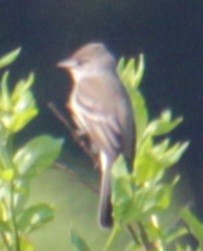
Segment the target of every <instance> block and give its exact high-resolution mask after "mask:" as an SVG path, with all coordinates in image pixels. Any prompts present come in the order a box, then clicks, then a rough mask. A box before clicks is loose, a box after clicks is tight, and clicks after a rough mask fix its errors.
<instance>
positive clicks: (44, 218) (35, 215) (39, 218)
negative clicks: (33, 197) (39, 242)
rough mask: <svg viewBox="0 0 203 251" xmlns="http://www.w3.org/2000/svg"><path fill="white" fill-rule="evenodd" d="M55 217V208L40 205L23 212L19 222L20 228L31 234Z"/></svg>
mask: <svg viewBox="0 0 203 251" xmlns="http://www.w3.org/2000/svg"><path fill="white" fill-rule="evenodd" d="M53 217H54V214H53V208H52V207H51V206H48V205H47V204H38V205H34V206H31V207H29V208H27V209H24V210H23V211H22V215H21V217H20V218H19V220H18V223H17V224H18V228H19V229H20V230H21V231H24V232H27V233H28V232H31V231H33V230H34V229H37V228H39V227H41V226H43V225H44V224H45V223H47V222H49V221H50V220H52V219H53Z"/></svg>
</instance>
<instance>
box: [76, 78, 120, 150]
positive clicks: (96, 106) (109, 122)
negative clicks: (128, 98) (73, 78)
mask: <svg viewBox="0 0 203 251" xmlns="http://www.w3.org/2000/svg"><path fill="white" fill-rule="evenodd" d="M79 88H80V89H79V90H77V92H78V93H79V95H76V102H77V108H78V111H79V112H80V116H81V117H82V119H83V121H84V122H85V126H86V130H87V132H88V133H89V135H90V137H92V138H93V140H94V137H96V141H97V142H98V144H100V145H101V146H102V147H107V148H113V149H117V150H120V148H121V144H122V142H121V135H122V132H121V127H120V123H119V120H118V117H117V114H116V110H115V107H116V105H118V104H116V103H114V102H116V93H114V92H113V93H112V92H108V88H106V86H105V85H102V84H101V85H100V83H98V81H92V82H91V83H90V82H88V83H83V84H82V85H81V86H80V87H79Z"/></svg>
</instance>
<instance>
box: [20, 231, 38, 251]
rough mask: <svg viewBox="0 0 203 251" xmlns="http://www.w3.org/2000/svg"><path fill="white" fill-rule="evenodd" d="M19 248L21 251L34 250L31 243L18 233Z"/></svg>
mask: <svg viewBox="0 0 203 251" xmlns="http://www.w3.org/2000/svg"><path fill="white" fill-rule="evenodd" d="M20 250H23V251H34V250H35V248H34V246H33V244H32V243H31V242H30V241H29V240H28V239H27V238H26V237H25V236H22V235H20Z"/></svg>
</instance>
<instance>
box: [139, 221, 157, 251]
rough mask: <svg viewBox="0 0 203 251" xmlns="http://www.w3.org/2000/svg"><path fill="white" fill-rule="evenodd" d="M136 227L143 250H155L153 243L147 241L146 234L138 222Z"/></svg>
mask: <svg viewBox="0 0 203 251" xmlns="http://www.w3.org/2000/svg"><path fill="white" fill-rule="evenodd" d="M138 227H139V231H140V237H141V239H142V243H143V245H144V247H145V250H146V251H151V250H156V247H155V245H154V243H152V242H150V241H149V238H148V235H147V232H146V231H145V228H144V226H143V224H142V223H141V222H138Z"/></svg>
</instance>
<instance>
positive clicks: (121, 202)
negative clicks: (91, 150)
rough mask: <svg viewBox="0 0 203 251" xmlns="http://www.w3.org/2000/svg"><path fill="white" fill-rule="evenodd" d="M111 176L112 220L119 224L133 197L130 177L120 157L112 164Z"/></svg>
mask: <svg viewBox="0 0 203 251" xmlns="http://www.w3.org/2000/svg"><path fill="white" fill-rule="evenodd" d="M112 175H113V180H112V203H113V215H114V219H116V221H118V222H119V221H121V220H123V219H124V217H125V212H126V210H127V208H128V207H130V206H131V201H132V196H133V194H132V187H131V181H130V175H129V173H128V171H127V167H126V163H125V160H124V158H123V156H122V155H120V156H119V157H118V159H117V160H116V162H115V163H114V165H113V168H112Z"/></svg>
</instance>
